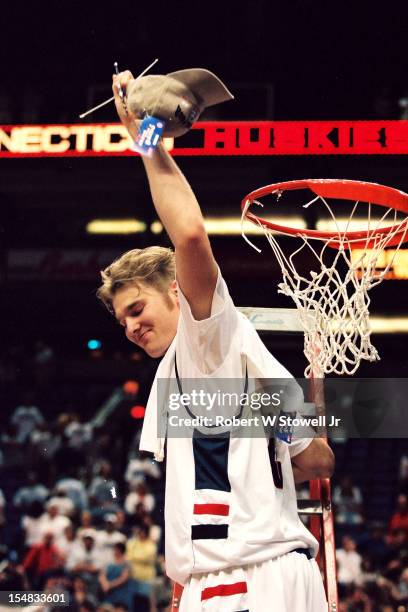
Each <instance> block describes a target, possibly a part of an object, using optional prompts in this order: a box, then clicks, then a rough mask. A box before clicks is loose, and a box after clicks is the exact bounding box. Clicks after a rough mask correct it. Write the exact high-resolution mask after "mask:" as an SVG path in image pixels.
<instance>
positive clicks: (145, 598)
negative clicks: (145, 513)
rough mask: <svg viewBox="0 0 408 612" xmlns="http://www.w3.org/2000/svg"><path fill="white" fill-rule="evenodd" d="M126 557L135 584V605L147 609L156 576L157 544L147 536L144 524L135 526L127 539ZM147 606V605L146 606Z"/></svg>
mask: <svg viewBox="0 0 408 612" xmlns="http://www.w3.org/2000/svg"><path fill="white" fill-rule="evenodd" d="M126 558H127V560H128V561H129V564H130V572H131V576H132V578H133V579H134V580H135V581H136V584H135V595H136V597H135V607H136V609H137V610H139V608H138V607H137V606H139V607H140V609H141V610H142V609H143V610H144V609H146V610H149V607H148V606H149V605H150V604H149V601H150V595H151V590H152V585H153V581H154V578H155V576H156V562H157V546H156V544H155V543H154V542H152V540H151V539H150V538H149V530H148V528H147V527H146V526H144V525H142V526H141V527H137V528H135V536H134V537H133V538H131V539H130V540H128V543H127V548H126ZM146 606H147V607H146Z"/></svg>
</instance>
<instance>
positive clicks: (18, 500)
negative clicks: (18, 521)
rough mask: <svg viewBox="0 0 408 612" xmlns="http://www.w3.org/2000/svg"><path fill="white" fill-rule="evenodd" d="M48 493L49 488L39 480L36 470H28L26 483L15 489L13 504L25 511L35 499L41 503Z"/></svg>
mask: <svg viewBox="0 0 408 612" xmlns="http://www.w3.org/2000/svg"><path fill="white" fill-rule="evenodd" d="M49 494H50V491H49V489H47V487H46V486H44V485H43V484H41V483H40V482H39V480H38V474H37V472H34V471H33V470H30V471H29V472H28V474H27V484H26V485H25V486H23V487H20V488H19V489H18V490H17V492H16V493H15V495H14V497H13V504H14V506H16V507H17V508H21V510H23V511H25V510H27V508H28V507H29V506H31V504H32V503H33V502H35V501H38V502H40V503H42V504H43V503H44V502H45V500H46V499H47V497H48V495H49Z"/></svg>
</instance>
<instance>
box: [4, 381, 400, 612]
mask: <svg viewBox="0 0 408 612" xmlns="http://www.w3.org/2000/svg"><path fill="white" fill-rule="evenodd" d="M132 435H134V437H133V438H132V439H131V440H130V443H129V444H128V445H127V446H126V448H125V449H124V448H123V444H122V440H120V439H119V441H118V440H117V439H116V438H115V437H114V435H113V434H112V431H111V427H110V426H108V427H99V428H98V429H95V428H94V427H93V426H92V425H91V421H90V420H88V421H86V422H85V420H84V419H81V418H79V417H78V415H76V414H75V413H67V412H65V413H58V414H56V415H55V418H54V419H50V418H49V416H47V418H45V415H44V414H43V412H42V410H41V409H40V408H39V407H38V406H37V405H36V402H35V400H34V395H33V394H32V393H30V392H28V393H26V394H24V397H23V400H22V402H21V404H20V405H19V406H17V407H16V408H15V409H14V410H13V411H12V412H11V413H10V414H9V416H8V420H7V422H5V423H4V426H3V427H2V432H1V434H0V474H1V475H4V474H7V473H11V474H12V475H13V481H12V483H11V482H8V484H7V483H6V486H4V487H3V485H2V484H1V483H2V482H3V479H0V590H24V589H31V590H40V591H43V590H47V589H54V590H55V589H57V590H58V589H61V590H65V591H68V592H69V593H70V596H71V604H70V608H69V609H70V610H72V611H73V612H89V611H95V612H109V611H110V612H113V611H116V612H123V611H126V610H137V611H138V612H160V611H161V612H165V611H167V610H168V606H169V602H170V597H171V584H170V581H169V579H168V578H167V577H166V575H165V561H164V555H163V553H164V546H163V537H164V525H163V497H164V496H163V486H164V474H163V469H164V466H163V464H158V463H156V462H155V461H153V460H152V458H151V456H150V455H149V454H147V453H146V454H145V453H141V452H139V450H138V441H139V436H140V424H138V425H137V424H136V423H135V427H134V431H133V433H132ZM407 465H408V460H407V457H405V456H403V457H402V459H401V473H400V480H399V490H398V491H397V492H396V494H397V496H396V500H395V510H394V512H393V514H392V516H390V517H389V520H388V522H387V523H384V522H379V521H371V522H368V521H367V520H366V518H365V500H364V498H363V494H362V491H361V489H360V487H359V486H358V485H357V484H356V483H354V482H353V481H352V479H351V478H350V476H348V475H345V476H344V477H342V478H341V480H340V481H339V482H338V483H336V482H335V484H336V486H335V487H334V489H333V503H334V510H335V522H336V540H337V541H336V546H337V550H336V556H337V564H338V568H337V569H338V584H339V594H340V612H357V611H363V612H392V611H394V610H397V611H398V612H402V611H403V610H408V547H407V541H408V502H407V483H408V478H407V476H408V467H407Z"/></svg>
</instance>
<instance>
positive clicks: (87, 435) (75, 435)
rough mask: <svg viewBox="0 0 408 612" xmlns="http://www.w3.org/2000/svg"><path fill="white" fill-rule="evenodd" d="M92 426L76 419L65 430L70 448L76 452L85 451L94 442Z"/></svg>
mask: <svg viewBox="0 0 408 612" xmlns="http://www.w3.org/2000/svg"><path fill="white" fill-rule="evenodd" d="M92 433H93V430H92V425H90V424H89V423H81V422H80V420H79V418H78V417H77V416H75V417H74V420H72V421H71V422H70V423H68V425H67V426H66V428H65V430H64V435H65V437H66V438H67V440H68V446H69V447H70V448H73V449H75V450H76V451H84V450H86V448H87V446H88V445H89V443H90V442H91V440H92Z"/></svg>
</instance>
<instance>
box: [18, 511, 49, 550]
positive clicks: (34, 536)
mask: <svg viewBox="0 0 408 612" xmlns="http://www.w3.org/2000/svg"><path fill="white" fill-rule="evenodd" d="M43 509H44V508H43V505H42V503H41V502H39V501H34V502H33V503H32V504H30V506H29V508H28V509H27V513H26V514H25V515H24V516H23V518H22V519H21V526H22V528H23V530H24V544H25V545H26V546H27V547H30V546H33V545H34V544H38V543H39V542H41V540H42V536H43V532H44V530H43V521H42V518H43Z"/></svg>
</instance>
